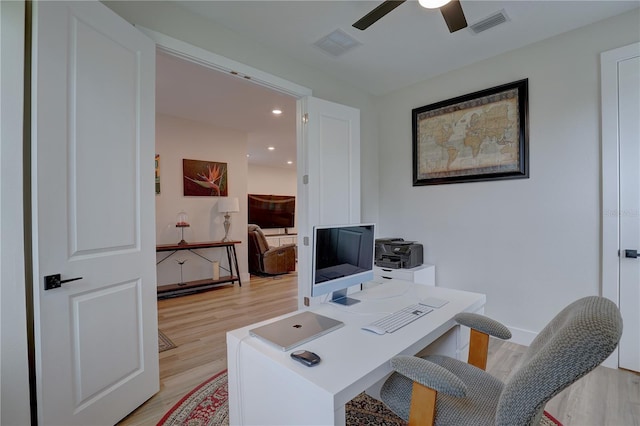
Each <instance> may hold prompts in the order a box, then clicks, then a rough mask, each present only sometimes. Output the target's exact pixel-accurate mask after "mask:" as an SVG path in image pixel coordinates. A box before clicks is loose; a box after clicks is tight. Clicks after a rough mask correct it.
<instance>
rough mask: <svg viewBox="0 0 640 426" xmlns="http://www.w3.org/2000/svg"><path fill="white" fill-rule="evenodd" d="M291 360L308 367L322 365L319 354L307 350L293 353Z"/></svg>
mask: <svg viewBox="0 0 640 426" xmlns="http://www.w3.org/2000/svg"><path fill="white" fill-rule="evenodd" d="M291 358H293V359H295V360H296V361H298V362H301V363H303V364H304V365H306V366H307V367H313V366H314V365H316V364H318V363H320V357H319V356H318V354H316V353H313V352H311V351H306V350H301V351H295V352H292V353H291Z"/></svg>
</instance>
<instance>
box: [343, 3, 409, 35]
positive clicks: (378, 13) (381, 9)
mask: <svg viewBox="0 0 640 426" xmlns="http://www.w3.org/2000/svg"><path fill="white" fill-rule="evenodd" d="M405 1H406V0H385V1H384V2H383V3H382V4H380V5H379V6H378V7H376V8H375V9H373V10H372V11H371V12H369V13H367V14H366V15H365V16H363V17H362V18H360V20H359V21H358V22H356V23H355V24H353V27H354V28H357V29H359V30H366V29H367V28H369V27H370V26H371V25H373V24H374V23H375V22H376V21H377V20H378V19H380V18H382V17H383V16H384V15H386V14H387V13H389V12H391V11H392V10H393V9H395V8H396V7H398V6H400V5H401V4H402V3H404V2H405Z"/></svg>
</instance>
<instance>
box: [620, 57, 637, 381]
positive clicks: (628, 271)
mask: <svg viewBox="0 0 640 426" xmlns="http://www.w3.org/2000/svg"><path fill="white" fill-rule="evenodd" d="M618 105H619V124H618V126H619V132H620V133H619V137H620V253H621V256H620V311H621V312H622V319H623V321H624V332H623V333H622V339H621V340H620V352H619V366H620V367H621V368H626V369H628V370H633V371H640V257H628V256H639V255H638V254H635V253H628V254H627V250H635V251H636V252H640V57H638V56H636V57H635V58H630V59H626V60H624V61H620V62H619V63H618Z"/></svg>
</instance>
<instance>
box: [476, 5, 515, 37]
mask: <svg viewBox="0 0 640 426" xmlns="http://www.w3.org/2000/svg"><path fill="white" fill-rule="evenodd" d="M507 21H509V17H508V16H507V14H506V13H505V11H504V9H503V10H501V11H499V12H497V13H494V14H493V15H491V16H488V17H486V18H484V19H483V20H482V21H479V22H476V23H475V24H472V25H470V26H469V30H470V31H472V32H473V33H474V34H478V33H481V32H483V31H487V30H488V29H489V28H493V27H495V26H496V25H500V24H504V23H505V22H507Z"/></svg>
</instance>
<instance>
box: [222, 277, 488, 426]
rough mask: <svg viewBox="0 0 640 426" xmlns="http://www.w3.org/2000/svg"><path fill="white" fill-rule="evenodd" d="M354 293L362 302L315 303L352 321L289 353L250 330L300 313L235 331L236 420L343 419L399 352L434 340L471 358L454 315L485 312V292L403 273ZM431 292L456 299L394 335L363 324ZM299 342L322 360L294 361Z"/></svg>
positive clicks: (230, 338)
mask: <svg viewBox="0 0 640 426" xmlns="http://www.w3.org/2000/svg"><path fill="white" fill-rule="evenodd" d="M350 296H351V297H354V298H357V299H360V300H361V301H362V302H361V303H358V304H355V305H352V306H348V307H345V306H340V305H335V304H333V303H324V304H321V305H320V306H317V307H313V308H312V309H311V310H313V311H314V312H317V313H319V314H321V315H325V316H328V317H332V318H335V319H338V320H340V321H343V322H344V323H345V325H344V327H341V328H339V329H337V330H335V331H332V332H330V333H328V334H326V335H324V336H321V337H319V338H317V339H315V340H312V341H310V342H307V343H305V344H302V345H300V346H299V347H296V348H294V349H292V350H290V351H287V352H283V351H282V350H280V349H278V348H276V347H275V346H272V345H270V344H268V343H266V342H264V341H262V340H259V339H257V338H255V337H251V336H249V329H252V328H255V327H256V326H259V325H263V324H267V323H269V322H272V321H274V320H277V319H280V318H284V317H286V316H290V315H293V314H294V313H291V314H287V315H283V316H280V317H277V318H272V319H270V320H267V321H263V322H260V323H257V324H253V325H251V326H248V327H244V328H240V329H237V330H233V331H230V332H228V333H227V364H228V377H229V415H230V422H231V425H237V424H247V425H333V424H336V425H343V424H344V422H345V411H344V405H345V404H346V403H347V402H348V401H349V400H351V399H352V398H353V397H355V396H356V395H358V394H359V393H360V392H362V391H364V390H367V392H369V393H371V394H372V395H374V396H375V394H376V390H377V389H378V388H379V385H380V383H381V381H382V380H384V379H385V378H386V377H387V376H388V375H389V374H390V373H391V368H390V367H389V360H390V359H391V358H392V357H393V356H395V355H398V354H410V355H413V354H416V353H418V352H419V351H421V350H422V349H423V348H425V347H427V346H429V345H431V346H430V347H429V352H438V353H445V354H447V355H450V356H454V357H458V358H462V357H464V355H463V352H464V346H465V345H466V343H464V342H463V337H462V336H461V333H460V331H459V330H460V327H458V326H456V325H455V323H454V321H453V316H454V315H455V314H457V313H459V312H482V310H483V308H484V304H485V300H486V298H485V296H484V295H483V294H478V293H470V292H464V291H458V290H452V289H447V288H443V287H430V286H424V285H420V284H415V283H411V282H408V281H400V280H395V279H393V280H389V281H387V282H386V283H385V284H384V285H379V286H375V287H372V288H368V289H366V290H363V291H361V292H357V293H353V294H350ZM427 296H434V297H439V298H442V299H446V300H449V303H448V304H447V305H445V306H443V307H441V308H439V309H434V310H433V312H430V313H429V314H427V315H425V316H424V317H422V318H419V319H418V320H416V321H414V322H413V323H411V324H409V325H407V326H405V327H404V328H402V329H400V330H398V331H396V332H395V333H392V334H385V335H377V334H373V333H370V332H367V331H364V330H361V329H360V327H361V326H363V325H364V324H367V323H369V322H371V321H374V320H376V319H378V318H380V317H382V316H384V315H386V314H387V313H390V312H393V311H396V310H398V309H401V308H402V307H404V306H407V305H409V304H411V303H416V300H419V299H421V298H425V297H427ZM434 342H435V343H434ZM299 349H307V350H310V351H312V352H315V353H317V354H318V355H319V356H320V357H321V358H322V361H321V363H320V364H318V365H317V366H314V367H306V366H304V365H302V364H300V363H298V362H296V361H294V360H292V359H291V357H290V356H289V354H290V353H291V352H293V351H295V350H299Z"/></svg>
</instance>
